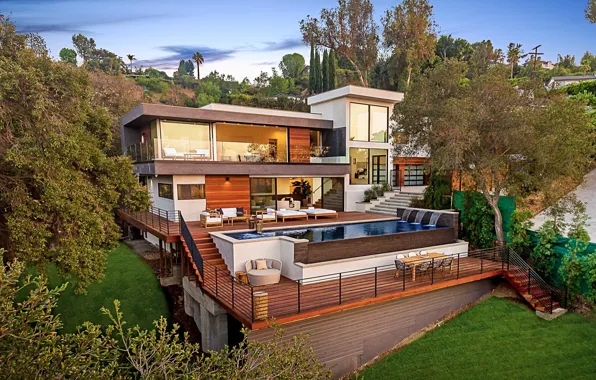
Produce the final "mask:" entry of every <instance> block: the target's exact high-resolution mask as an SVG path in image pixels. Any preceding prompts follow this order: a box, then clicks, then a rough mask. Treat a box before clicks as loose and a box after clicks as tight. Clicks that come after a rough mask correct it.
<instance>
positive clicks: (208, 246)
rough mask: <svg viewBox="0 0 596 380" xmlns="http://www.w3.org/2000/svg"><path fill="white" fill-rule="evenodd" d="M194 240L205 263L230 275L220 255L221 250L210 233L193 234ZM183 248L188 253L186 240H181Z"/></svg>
mask: <svg viewBox="0 0 596 380" xmlns="http://www.w3.org/2000/svg"><path fill="white" fill-rule="evenodd" d="M192 237H193V240H194V241H195V244H196V245H197V248H198V249H199V253H200V254H201V257H202V258H203V261H205V262H207V263H209V264H211V265H213V266H215V267H217V268H218V269H219V270H221V271H224V272H225V273H227V274H229V273H230V271H229V270H228V266H227V265H226V263H225V261H224V259H223V257H222V256H221V253H219V249H217V247H216V246H215V243H214V242H213V239H212V238H211V235H209V234H208V233H200V234H193V236H192ZM181 242H182V247H183V248H184V250H185V251H186V252H188V251H189V250H188V247H187V246H186V243H185V242H184V239H182V240H181Z"/></svg>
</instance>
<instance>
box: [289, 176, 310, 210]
mask: <svg viewBox="0 0 596 380" xmlns="http://www.w3.org/2000/svg"><path fill="white" fill-rule="evenodd" d="M292 186H294V194H295V195H302V197H303V198H304V200H305V201H306V203H307V204H310V196H311V195H312V187H311V186H310V182H308V181H307V180H305V179H302V180H298V181H294V182H292Z"/></svg>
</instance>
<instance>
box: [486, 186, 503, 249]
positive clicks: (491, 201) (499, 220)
mask: <svg viewBox="0 0 596 380" xmlns="http://www.w3.org/2000/svg"><path fill="white" fill-rule="evenodd" d="M498 191H500V190H498ZM482 195H484V198H485V199H486V201H487V202H488V205H489V206H490V208H492V209H493V212H494V213H495V234H496V235H497V244H499V248H503V247H504V246H505V233H504V232H503V215H502V214H501V210H499V198H500V194H499V192H497V190H495V196H494V197H493V196H491V195H490V192H489V191H488V190H483V191H482Z"/></svg>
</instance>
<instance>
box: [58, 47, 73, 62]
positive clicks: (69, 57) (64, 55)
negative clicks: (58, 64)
mask: <svg viewBox="0 0 596 380" xmlns="http://www.w3.org/2000/svg"><path fill="white" fill-rule="evenodd" d="M58 55H59V56H60V60H61V61H62V62H66V63H70V64H72V65H76V64H77V53H76V52H75V51H74V50H73V49H69V48H62V49H61V50H60V53H59V54H58Z"/></svg>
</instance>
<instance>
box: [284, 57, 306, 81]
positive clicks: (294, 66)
mask: <svg viewBox="0 0 596 380" xmlns="http://www.w3.org/2000/svg"><path fill="white" fill-rule="evenodd" d="M304 64H305V61H304V57H303V56H302V54H299V53H292V54H286V55H284V56H283V57H282V58H281V62H279V69H280V70H281V74H282V75H283V76H284V78H293V79H297V78H300V75H302V72H303V71H304Z"/></svg>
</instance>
